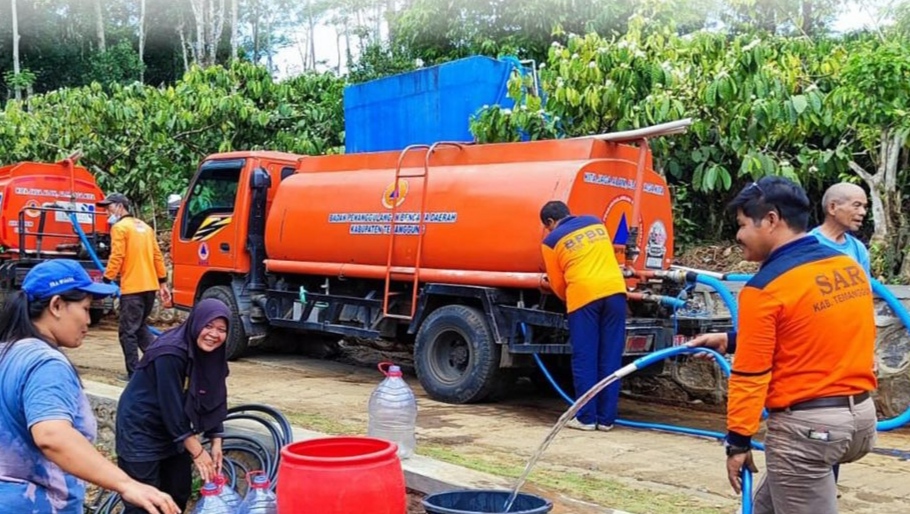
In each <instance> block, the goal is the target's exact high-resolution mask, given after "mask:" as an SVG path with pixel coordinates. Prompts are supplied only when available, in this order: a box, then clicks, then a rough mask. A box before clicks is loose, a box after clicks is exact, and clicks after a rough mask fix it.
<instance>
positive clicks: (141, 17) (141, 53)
mask: <svg viewBox="0 0 910 514" xmlns="http://www.w3.org/2000/svg"><path fill="white" fill-rule="evenodd" d="M145 1H146V0H140V1H139V63H140V64H141V65H142V66H141V67H140V69H139V82H141V83H143V84H145Z"/></svg>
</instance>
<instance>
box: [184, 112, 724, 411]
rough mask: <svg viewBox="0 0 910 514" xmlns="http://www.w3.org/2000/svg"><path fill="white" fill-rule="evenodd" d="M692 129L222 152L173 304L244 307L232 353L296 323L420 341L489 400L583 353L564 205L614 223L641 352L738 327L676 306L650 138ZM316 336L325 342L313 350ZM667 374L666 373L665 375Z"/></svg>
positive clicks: (447, 383)
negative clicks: (555, 264)
mask: <svg viewBox="0 0 910 514" xmlns="http://www.w3.org/2000/svg"><path fill="white" fill-rule="evenodd" d="M687 125H688V123H687V122H679V123H672V124H667V125H666V126H659V127H653V128H649V129H641V130H637V131H630V132H625V133H614V134H603V135H600V136H595V137H590V138H577V139H570V140H549V141H535V142H520V143H504V144H485V145H473V144H463V143H436V144H433V145H413V146H409V147H408V148H405V149H404V150H403V151H401V152H398V151H390V152H372V153H362V154H347V155H334V156H321V157H304V156H298V155H294V154H286V153H279V152H232V153H223V154H215V155H211V156H209V157H207V158H206V159H205V160H204V161H203V162H202V164H201V165H200V167H199V169H198V170H197V172H196V174H195V176H194V177H193V179H192V181H191V182H190V186H189V191H188V194H187V196H186V198H183V199H181V198H179V197H178V198H176V199H174V201H173V202H169V210H170V211H171V212H172V214H174V215H175V216H176V219H175V222H174V229H173V233H172V244H171V256H172V259H173V263H174V270H173V277H174V300H175V304H176V305H177V306H178V307H181V308H184V309H188V308H190V307H191V306H192V305H193V304H194V303H195V302H196V301H198V300H199V299H201V298H208V297H214V298H218V299H220V300H222V301H224V302H225V303H227V304H228V305H229V306H230V307H231V308H232V310H233V312H234V319H233V320H232V323H231V325H230V332H229V335H228V340H227V348H228V354H229V358H232V359H235V358H238V357H240V356H241V355H242V354H243V352H244V351H245V349H246V348H247V345H248V344H250V343H251V342H254V341H257V340H260V339H262V338H264V337H266V336H267V335H268V334H269V333H270V332H271V331H274V330H275V329H280V330H283V331H292V332H296V333H298V334H301V335H300V336H298V337H299V344H301V345H306V344H308V342H309V341H308V338H307V336H306V335H305V334H308V333H309V334H331V335H335V336H338V337H339V338H340V337H353V338H363V339H377V338H379V339H381V338H386V339H393V340H396V341H410V342H412V343H413V348H414V363H415V368H416V371H417V375H418V378H419V380H420V382H421V385H422V386H423V387H424V389H425V390H426V391H427V393H428V394H429V395H430V396H431V397H432V398H434V399H437V400H441V401H446V402H450V403H468V402H475V401H481V400H483V399H485V398H487V397H488V396H490V394H491V393H492V392H494V391H496V390H497V388H498V385H499V384H500V383H502V381H503V380H507V379H514V378H515V375H516V373H523V372H532V371H533V370H534V368H535V363H534V360H533V356H534V355H538V354H539V355H541V356H544V357H550V358H551V360H557V361H560V360H561V361H566V360H567V359H566V357H567V356H568V355H569V354H570V353H571V347H570V346H569V344H568V343H567V330H566V318H565V307H564V305H563V304H562V302H560V301H559V300H558V299H557V298H555V297H554V296H553V295H552V294H550V293H549V291H548V290H547V285H546V282H545V281H544V280H543V279H544V276H545V273H544V267H543V262H542V258H541V252H540V245H541V241H542V238H543V236H544V229H543V226H542V225H541V223H540V219H539V210H540V208H541V206H543V204H544V203H546V202H547V201H549V200H562V201H565V202H566V203H567V204H568V205H569V207H570V209H571V210H572V212H573V213H576V214H594V215H597V216H599V217H601V218H602V219H603V220H604V222H605V224H606V226H607V228H608V230H609V231H610V233H611V236H612V237H613V239H614V243H615V244H616V245H617V256H618V258H619V262H621V263H624V264H625V273H626V276H627V278H628V286H629V298H630V302H629V307H630V311H631V315H630V316H629V321H628V325H627V331H626V341H625V355H626V358H627V359H628V360H632V359H635V358H637V357H640V356H641V355H643V354H647V353H649V352H652V351H655V350H659V349H662V348H666V347H667V346H670V345H672V344H673V341H674V330H676V329H677V328H678V330H679V332H680V333H683V334H687V333H688V334H697V333H702V332H705V331H708V329H709V328H712V327H713V328H716V327H719V326H720V325H723V324H729V319H710V318H705V317H696V316H691V317H687V316H686V315H685V314H684V313H679V312H677V313H674V312H673V311H672V309H670V308H669V307H667V304H668V303H672V302H667V300H668V299H670V300H673V299H675V296H676V295H677V294H678V293H679V292H680V291H681V290H682V288H683V287H684V286H685V278H684V277H683V274H682V273H681V272H677V271H672V270H669V265H670V263H671V260H672V256H673V220H672V209H671V199H670V191H669V189H668V187H667V184H666V182H665V180H664V179H663V177H661V176H660V175H659V174H658V173H655V172H654V170H653V169H652V164H651V152H650V149H649V146H648V144H647V140H648V138H651V137H658V136H663V135H669V134H674V133H677V132H679V131H681V130H684V129H685V127H686V126H687ZM310 341H312V340H310ZM659 368H660V366H655V367H654V368H653V369H652V372H657V371H659Z"/></svg>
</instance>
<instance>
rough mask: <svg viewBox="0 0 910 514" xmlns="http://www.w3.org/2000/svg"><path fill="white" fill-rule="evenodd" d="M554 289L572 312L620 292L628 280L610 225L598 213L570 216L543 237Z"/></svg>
mask: <svg viewBox="0 0 910 514" xmlns="http://www.w3.org/2000/svg"><path fill="white" fill-rule="evenodd" d="M542 252H543V260H544V264H545V265H546V268H547V278H548V279H549V281H550V289H552V290H553V293H554V294H556V296H558V297H559V298H560V299H562V300H563V301H564V302H566V310H567V311H568V312H572V311H574V310H576V309H579V308H581V307H584V306H585V305H587V304H589V303H591V302H593V301H594V300H599V299H601V298H606V297H607V296H611V295H614V294H617V293H625V292H626V283H625V280H624V279H623V276H622V272H621V271H620V269H619V263H618V262H616V253H615V251H614V250H613V242H612V241H611V240H610V234H609V233H608V232H607V227H605V226H604V224H603V223H601V222H600V220H599V219H597V218H595V217H594V216H577V217H576V216H569V217H567V218H564V219H563V220H562V221H561V222H560V223H559V225H557V226H556V228H555V229H554V230H553V232H551V233H550V234H549V235H548V236H547V237H546V238H544V240H543V247H542Z"/></svg>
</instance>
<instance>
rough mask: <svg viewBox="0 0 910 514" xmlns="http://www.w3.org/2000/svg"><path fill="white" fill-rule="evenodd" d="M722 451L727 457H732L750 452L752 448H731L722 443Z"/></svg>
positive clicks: (727, 444) (728, 444)
mask: <svg viewBox="0 0 910 514" xmlns="http://www.w3.org/2000/svg"><path fill="white" fill-rule="evenodd" d="M724 450H725V451H726V452H727V457H732V456H734V455H739V454H740V453H747V452H750V451H752V448H750V447H748V446H733V445H732V444H730V443H728V442H727V441H724Z"/></svg>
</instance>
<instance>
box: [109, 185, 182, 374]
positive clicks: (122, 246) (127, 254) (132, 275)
mask: <svg viewBox="0 0 910 514" xmlns="http://www.w3.org/2000/svg"><path fill="white" fill-rule="evenodd" d="M98 206H100V207H107V212H108V223H109V224H110V225H111V255H110V257H109V258H108V261H107V268H106V269H105V270H104V282H106V283H110V282H113V281H115V280H117V278H118V277H119V278H120V327H119V330H118V335H119V336H120V347H121V348H122V349H123V357H124V360H125V364H126V374H127V377H126V378H127V380H128V379H129V378H130V377H132V376H133V372H134V371H135V370H136V365H137V364H138V363H139V350H140V349H141V350H142V351H143V352H145V349H146V348H148V346H149V344H151V342H152V334H151V333H150V332H149V327H148V325H147V324H146V319H147V318H148V317H149V315H150V314H151V313H152V307H154V305H155V295H156V293H157V294H158V296H159V297H160V298H161V302H162V304H163V305H169V304H170V302H171V292H170V290H168V287H167V269H166V268H165V266H164V256H163V255H162V254H161V248H160V247H159V246H158V239H157V237H156V236H155V231H154V230H152V227H150V226H148V224H146V223H145V222H144V221H142V220H140V219H139V218H136V217H134V216H133V215H132V214H131V213H130V201H129V200H128V199H127V198H126V196H124V195H122V194H120V193H111V194H110V195H108V196H107V198H105V199H104V200H102V201H100V202H98Z"/></svg>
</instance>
